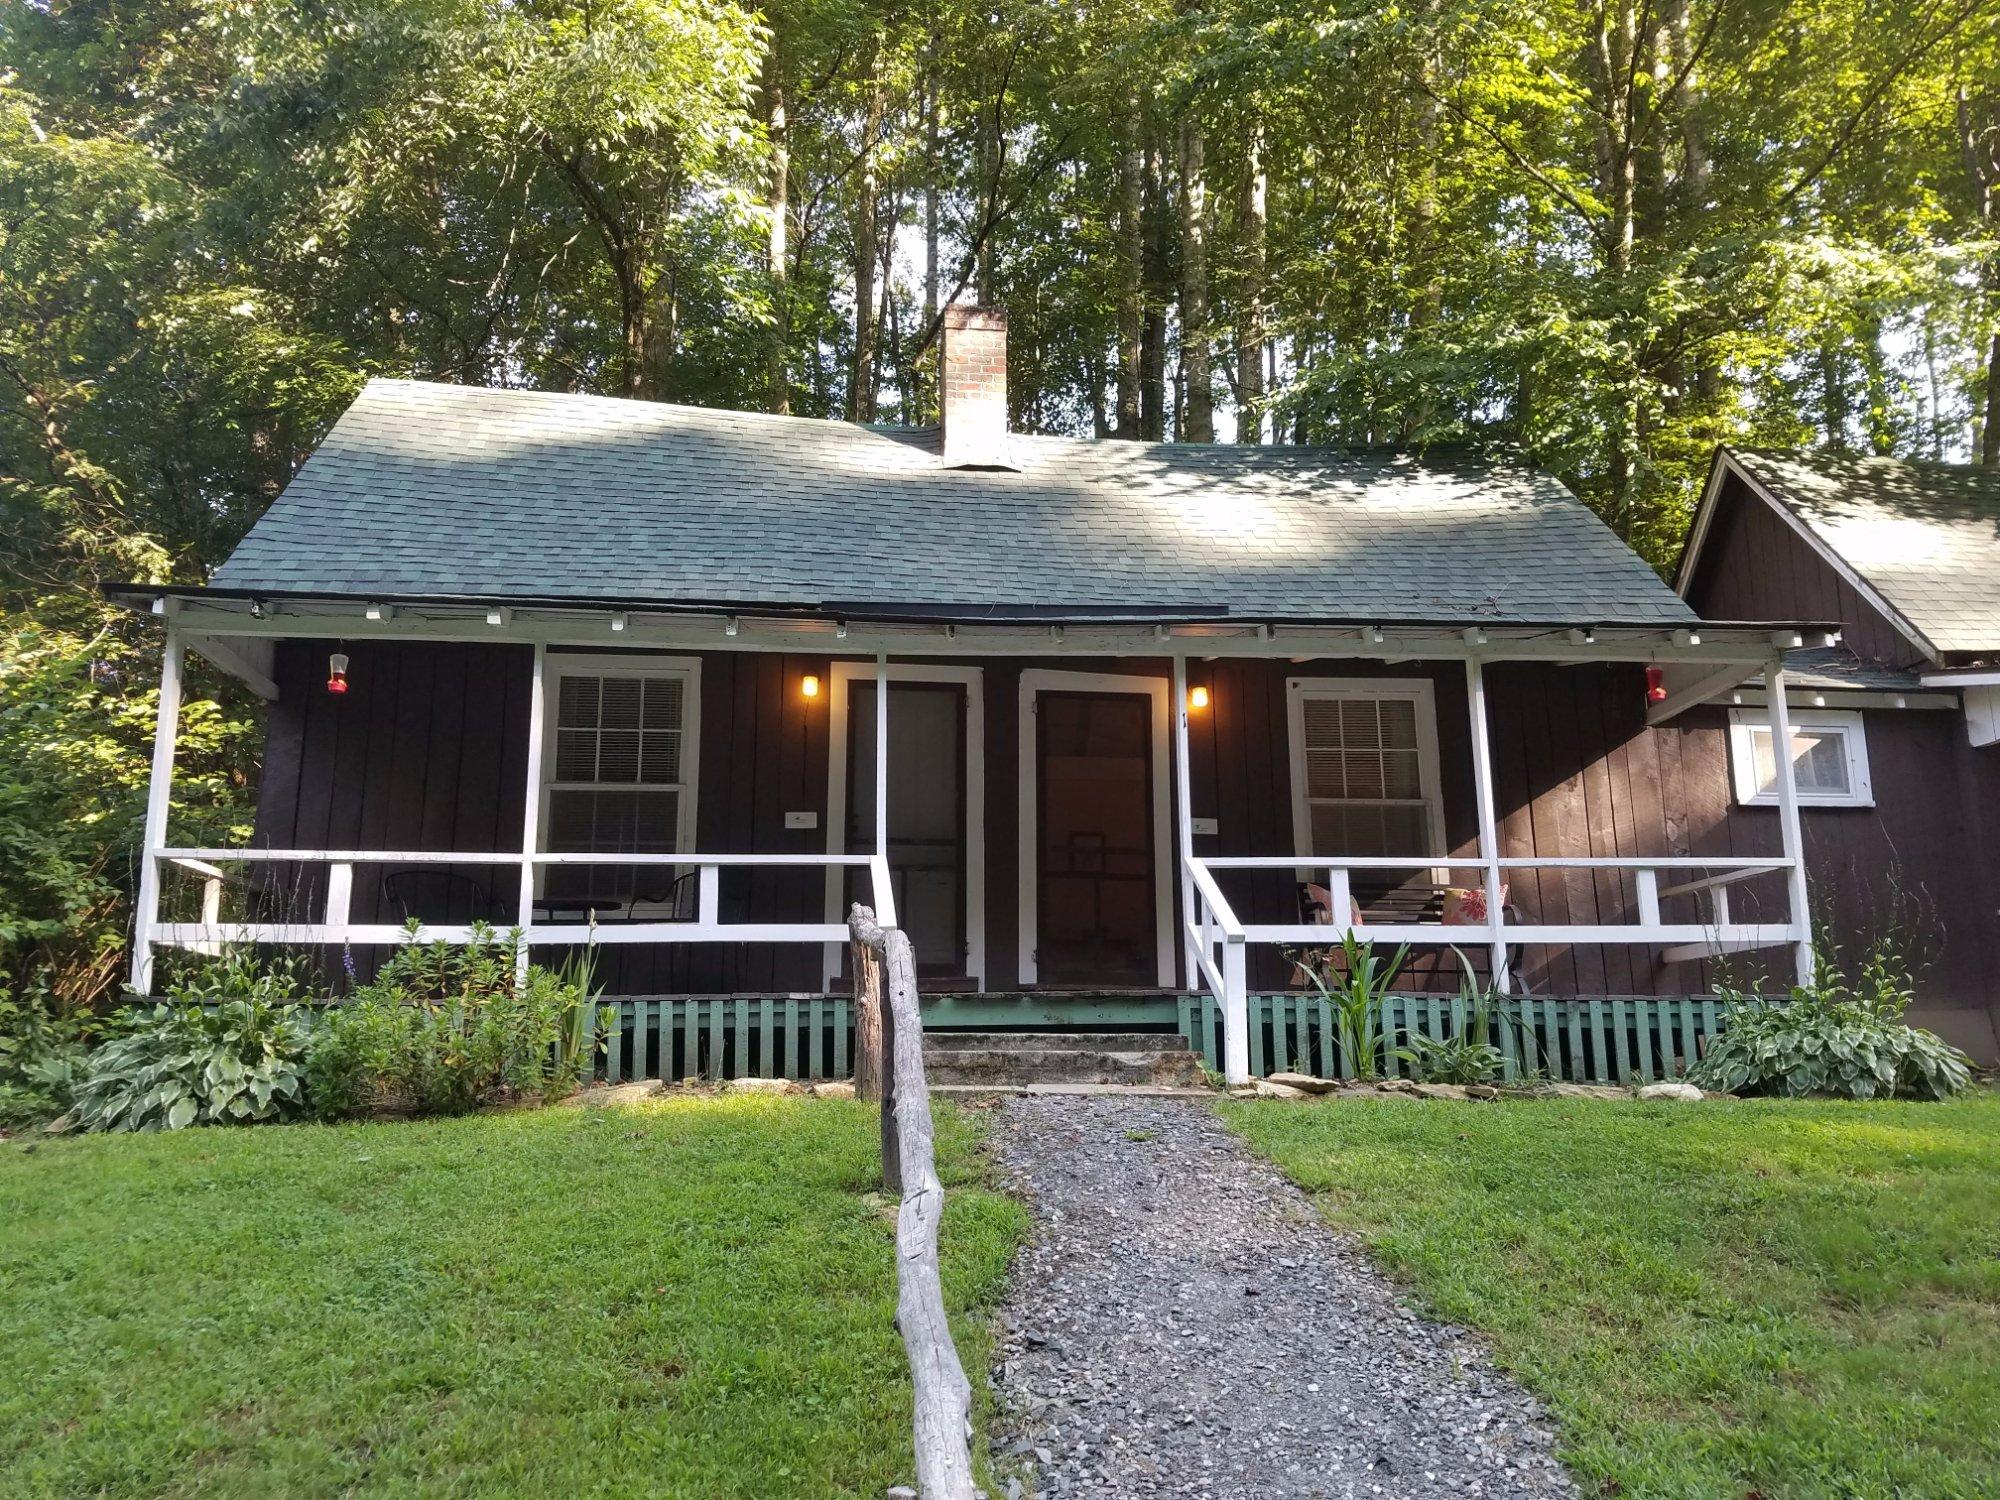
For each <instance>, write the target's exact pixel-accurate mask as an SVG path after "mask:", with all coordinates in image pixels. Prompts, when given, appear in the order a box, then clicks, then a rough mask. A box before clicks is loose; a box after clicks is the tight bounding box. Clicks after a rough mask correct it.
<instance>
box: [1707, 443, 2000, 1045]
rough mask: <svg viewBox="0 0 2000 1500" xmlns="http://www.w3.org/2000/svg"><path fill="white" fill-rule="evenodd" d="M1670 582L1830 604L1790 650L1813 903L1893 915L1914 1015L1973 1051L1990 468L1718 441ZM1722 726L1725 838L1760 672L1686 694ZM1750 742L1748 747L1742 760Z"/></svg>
mask: <svg viewBox="0 0 2000 1500" xmlns="http://www.w3.org/2000/svg"><path fill="white" fill-rule="evenodd" d="M1675 588H1676V590H1677V591H1678V592H1679V594H1680V595H1681V597H1682V598H1684V599H1685V600H1686V601H1687V602H1688V603H1689V604H1690V605H1691V606H1692V607H1693V608H1694V609H1695V610H1696V612H1698V613H1700V614H1704V615H1719V616H1725V617H1726V616H1729V615H1731V614H1733V613H1735V612H1737V611H1740V610H1744V609H1754V610H1756V611H1758V612H1769V613H1772V614H1776V615H1793V614H1799V615H1807V616H1811V617H1813V618H1816V619H1828V620H1834V621H1837V622H1838V623H1839V626H1840V631H1841V644H1840V645H1839V646H1836V647H1832V648H1823V649H1812V648H1807V649H1803V650H1796V651H1792V652H1788V653H1787V654H1786V657H1785V668H1786V682H1787V691H1788V693H1789V696H1790V707H1789V714H1790V718H1791V720H1792V726H1793V729H1792V733H1793V744H1794V746H1795V763H1796V767H1797V770H1798V802H1799V807H1800V809H1801V813H1800V818H1801V827H1802V832H1803V836H1804V845H1805V853H1806V869H1807V874H1808V880H1809V883H1810V885H1811V887H1812V889H1813V891H1814V892H1815V895H1814V908H1815V911H1816V914H1817V915H1818V917H1819V918H1820V920H1821V921H1823V922H1824V923H1825V924H1826V925H1827V926H1828V927H1829V928H1830V929H1831V930H1832V931H1833V932H1834V933H1835V934H1836V936H1837V937H1842V938H1845V939H1848V940H1850V941H1852V940H1853V939H1856V938H1859V939H1862V940H1864V941H1865V940H1866V939H1867V938H1869V937H1871V936H1873V935H1875V934H1878V933H1882V932H1884V931H1885V930H1886V929H1888V928H1890V927H1894V928H1896V929H1897V930H1898V931H1899V932H1900V934H1901V936H1902V941H1903V942H1904V943H1905V944H1906V946H1907V947H1908V948H1909V950H1910V951H1911V953H1912V954H1913V956H1914V957H1915V959H1916V960H1917V963H1918V974H1917V1003H1916V1004H1915V1006H1913V1007H1912V1019H1913V1020H1915V1021H1917V1022H1919V1023H1921V1024H1923V1025H1925V1026H1929V1027H1931V1028H1932V1029H1934V1030H1936V1031H1938V1032H1939V1033H1940V1034H1942V1035H1943V1036H1944V1037H1946V1039H1948V1040H1950V1041H1952V1042H1955V1043H1956V1044H1957V1045H1959V1046H1961V1047H1963V1048H1965V1049H1966V1051H1968V1052H1970V1053H1971V1054H1972V1055H1973V1056H1974V1057H1975V1058H1978V1059H1980V1060H1982V1061H1985V1062H1989V1063H1990V1062H1992V1061H1993V1060H1994V1058H1995V1056H1996V1051H1997V1050H2000V1048H1996V1041H1995V1035H1994V1025H1995V1018H1996V1015H2000V473H1996V472H1995V471H1993V470H1991V469H1972V468H1964V467H1959V466H1954V465H1947V464H1939V463H1923V462H1915V461H1910V460H1903V459H1893V458H1876V457H1845V456H1838V455H1825V454H1815V455H1807V454H1797V453H1771V452H1758V451H1753V450H1747V449H1733V448H1723V449H1721V450H1720V451H1718V452H1717V454H1716V456H1715V459H1714V462H1713V464H1712V466H1711V468H1710V471H1709V478H1708V483H1707V486H1706V488H1705V490H1704V492H1703V496H1702V500H1701V504H1700V507H1699V509H1698V510H1697V512H1696V515H1695V519H1694V523H1693V526H1692V528H1691V530H1690V533H1689V537H1688V544H1687V547H1686V549H1685V551H1684V553H1683V555H1682V560H1681V565H1680V570H1679V573H1678V576H1677V577H1676V579H1675ZM1704 721H1706V722H1708V723H1710V724H1712V725H1714V726H1716V727H1717V729H1718V731H1726V733H1727V734H1728V736H1729V740H1730V757H1731V776H1732V790H1733V793H1734V796H1733V804H1732V806H1731V807H1730V808H1729V809H1728V810H1727V814H1726V816H1727V821H1728V823H1729V824H1730V826H1731V828H1732V830H1733V831H1732V835H1731V836H1732V838H1740V839H1742V840H1743V841H1744V842H1745V845H1746V846H1747V847H1762V844H1761V842H1760V841H1761V840H1763V839H1767V838H1769V837H1770V832H1769V829H1768V828H1762V827H1758V826H1756V825H1758V824H1759V823H1764V824H1768V823H1770V822H1771V821H1773V820H1774V819H1775V817H1776V813H1775V812H1774V811H1773V810H1771V809H1770V807H1769V805H1768V804H1769V799H1768V798H1762V799H1760V798H1759V797H1758V795H1757V794H1756V793H1755V792H1754V791H1753V790H1751V788H1750V786H1749V781H1750V779H1751V778H1750V773H1749V770H1748V768H1749V766H1750V764H1751V762H1752V760H1753V759H1755V758H1757V757H1760V756H1761V757H1765V758H1768V755H1769V748H1768V746H1769V741H1768V740H1764V741H1761V742H1760V741H1759V740H1758V739H1757V737H1758V736H1760V735H1761V734H1762V728H1761V726H1762V724H1763V722H1764V709H1763V705H1762V696H1761V684H1758V683H1755V682H1750V681H1746V682H1745V683H1743V684H1741V685H1739V686H1737V687H1735V688H1732V689H1731V690H1730V691H1729V692H1728V693H1726V694H1724V695H1720V696H1719V697H1718V699H1717V701H1716V702H1715V703H1714V704H1711V705H1710V706H1708V707H1707V708H1705V709H1704V710H1701V711H1699V712H1698V713H1695V714H1690V715H1689V719H1688V722H1689V723H1691V724H1694V723H1701V722H1704ZM1759 764H1761V761H1760V762H1759Z"/></svg>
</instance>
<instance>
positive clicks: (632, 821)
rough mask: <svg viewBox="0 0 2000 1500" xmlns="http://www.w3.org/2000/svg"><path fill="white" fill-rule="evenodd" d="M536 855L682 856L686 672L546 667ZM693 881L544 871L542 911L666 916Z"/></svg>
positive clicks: (674, 874) (600, 871)
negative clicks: (547, 722) (548, 718)
mask: <svg viewBox="0 0 2000 1500" xmlns="http://www.w3.org/2000/svg"><path fill="white" fill-rule="evenodd" d="M550 678H551V681H550V687H551V689H552V691H551V694H550V700H551V701H550V703H549V710H550V712H551V714H552V716H553V724H552V726H551V730H550V740H549V743H548V745H547V747H546V748H545V749H544V751H543V760H542V765H543V773H544V778H545V779H544V793H545V801H544V803H543V818H542V828H543V837H542V846H543V848H544V849H546V850H547V851H548V852H550V853H552V854H569V853H588V854H681V853H686V852H688V851H689V849H690V847H691V843H692V836H693V828H692V823H693V818H692V814H693V801H694V744H693V738H694V724H693V718H694V707H693V705H694V673H693V671H692V669H691V668H678V667H677V668H663V667H652V666H648V667H643V668H639V667H622V666H621V667H619V668H616V669H607V668H602V667H595V666H570V665H567V664H558V663H555V662H551V664H550ZM691 896H692V876H691V875H690V874H689V872H687V871H686V870H684V869H681V868H678V867H676V866H673V865H650V866H647V865H636V866H632V865H583V866H569V867H565V866H561V865H556V866H551V867H550V868H549V869H548V870H547V872H546V873H545V875H544V878H543V883H542V899H543V902H544V904H547V905H555V904H561V905H563V906H566V907H587V908H588V909H590V910H592V911H595V912H597V913H598V914H599V915H600V916H605V917H608V916H617V915H632V916H672V915H677V914H682V913H680V912H679V910H678V909H679V908H681V907H683V906H687V905H688V904H689V898H691Z"/></svg>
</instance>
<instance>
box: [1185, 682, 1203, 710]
mask: <svg viewBox="0 0 2000 1500" xmlns="http://www.w3.org/2000/svg"><path fill="white" fill-rule="evenodd" d="M1188 707H1189V708H1192V709H1196V710H1200V709H1204V708H1207V707H1208V689H1207V688H1205V687H1201V686H1199V685H1196V686H1194V687H1191V688H1189V689H1188Z"/></svg>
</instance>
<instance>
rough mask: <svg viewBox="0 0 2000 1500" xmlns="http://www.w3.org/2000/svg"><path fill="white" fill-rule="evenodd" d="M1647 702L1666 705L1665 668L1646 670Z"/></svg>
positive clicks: (1649, 668)
mask: <svg viewBox="0 0 2000 1500" xmlns="http://www.w3.org/2000/svg"><path fill="white" fill-rule="evenodd" d="M1646 701H1647V702H1648V703H1665V702H1666V701H1667V669H1666V668H1665V667H1648V668H1646Z"/></svg>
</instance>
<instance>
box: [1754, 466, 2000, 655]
mask: <svg viewBox="0 0 2000 1500" xmlns="http://www.w3.org/2000/svg"><path fill="white" fill-rule="evenodd" d="M1731 452H1732V453H1734V454H1735V456H1736V458H1737V459H1738V461H1739V462H1741V463H1742V465H1743V467H1744V468H1745V469H1746V470H1748V471H1749V473H1750V474H1751V475H1752V476H1754V477H1755V479H1756V480H1757V482H1758V483H1759V484H1761V485H1762V486H1763V487H1764V489H1765V490H1766V491H1767V492H1769V494H1770V495H1771V497H1772V498H1773V499H1775V500H1777V501H1778V502H1779V504H1781V505H1783V506H1785V507H1786V508H1787V509H1788V510H1790V511H1791V513H1792V514H1793V515H1795V516H1797V517H1798V519H1799V520H1800V522H1801V523H1803V524H1804V526H1805V527H1806V529H1807V530H1809V531H1810V532H1812V534H1813V535H1814V536H1816V537H1818V538H1819V539H1820V541H1822V542H1823V543H1825V544H1826V546H1827V548H1828V549H1829V550H1830V551H1832V552H1833V553H1834V554H1835V555H1836V556H1838V557H1839V558H1840V559H1841V561H1843V562H1844V563H1846V564H1847V566H1848V567H1849V568H1851V569H1853V571H1854V572H1855V573H1857V574H1859V575H1860V576H1861V578H1862V579H1863V580H1864V581H1865V582H1866V583H1867V584H1868V585H1869V587H1871V588H1873V589H1874V590H1875V591H1876V593H1878V594H1880V595H1881V596H1882V597H1883V599H1885V600H1887V601H1888V603H1889V605H1890V607H1891V608H1893V609H1894V610H1896V611H1897V613H1899V614H1901V615H1902V617H1903V618H1904V619H1905V620H1907V621H1908V622H1909V623H1910V625H1911V626H1912V627H1914V628H1915V629H1916V630H1917V631H1918V632H1920V633H1921V634H1922V635H1923V636H1924V638H1925V639H1926V640H1928V641H1929V643H1930V646H1931V648H1932V649H1933V650H1934V651H1936V652H1939V653H1945V652H1970V653H1978V654H1985V653H1991V652H2000V470H1993V469H1971V468H1964V467H1961V466H1958V465H1953V464H1934V463H1922V462H1917V461H1914V460H1910V459H1897V458H1873V457H1869V458H1841V457H1835V456H1832V455H1827V454H1804V453H1774V452H1769V451H1760V450H1756V449H1749V450H1745V449H1732V450H1731Z"/></svg>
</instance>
